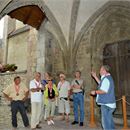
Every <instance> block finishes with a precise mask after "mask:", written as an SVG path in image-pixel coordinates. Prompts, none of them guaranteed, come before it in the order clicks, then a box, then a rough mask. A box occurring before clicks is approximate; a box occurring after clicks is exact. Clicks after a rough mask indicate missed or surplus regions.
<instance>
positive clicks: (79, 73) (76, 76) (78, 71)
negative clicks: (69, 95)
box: [75, 70, 81, 78]
mask: <svg viewBox="0 0 130 130" xmlns="http://www.w3.org/2000/svg"><path fill="white" fill-rule="evenodd" d="M80 77H81V71H80V70H77V71H76V72H75V78H80Z"/></svg>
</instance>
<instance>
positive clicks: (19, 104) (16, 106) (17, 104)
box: [11, 101, 29, 127]
mask: <svg viewBox="0 0 130 130" xmlns="http://www.w3.org/2000/svg"><path fill="white" fill-rule="evenodd" d="M18 111H19V112H20V114H21V116H22V119H23V123H24V126H25V127H27V126H29V121H28V117H27V114H26V110H25V106H24V102H23V101H12V102H11V113H12V126H13V127H17V113H18Z"/></svg>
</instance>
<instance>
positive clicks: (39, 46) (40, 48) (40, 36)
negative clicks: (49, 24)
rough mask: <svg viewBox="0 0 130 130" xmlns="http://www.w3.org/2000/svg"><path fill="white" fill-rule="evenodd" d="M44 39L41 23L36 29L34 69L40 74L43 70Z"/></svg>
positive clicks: (43, 29)
mask: <svg viewBox="0 0 130 130" xmlns="http://www.w3.org/2000/svg"><path fill="white" fill-rule="evenodd" d="M45 41H46V33H45V28H44V23H43V24H42V25H41V27H40V29H39V31H38V43H37V67H36V71H38V72H40V73H41V74H42V75H43V73H44V72H45Z"/></svg>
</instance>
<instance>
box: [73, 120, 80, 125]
mask: <svg viewBox="0 0 130 130" xmlns="http://www.w3.org/2000/svg"><path fill="white" fill-rule="evenodd" d="M78 123H79V122H78V121H73V122H72V123H71V124H72V125H75V124H78Z"/></svg>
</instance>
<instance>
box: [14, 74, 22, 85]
mask: <svg viewBox="0 0 130 130" xmlns="http://www.w3.org/2000/svg"><path fill="white" fill-rule="evenodd" d="M20 82H21V78H20V77H19V76H16V77H15V78H14V83H15V84H16V85H19V84H20Z"/></svg>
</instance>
